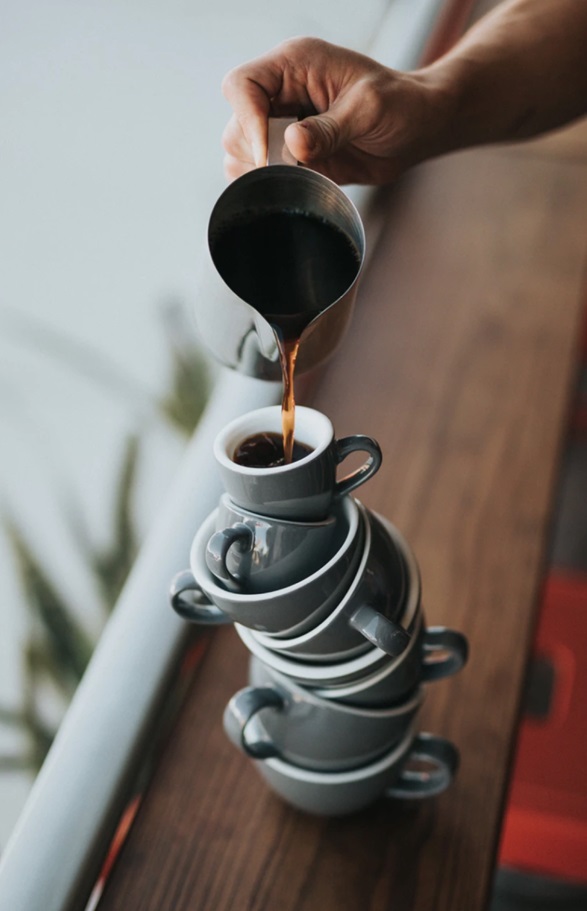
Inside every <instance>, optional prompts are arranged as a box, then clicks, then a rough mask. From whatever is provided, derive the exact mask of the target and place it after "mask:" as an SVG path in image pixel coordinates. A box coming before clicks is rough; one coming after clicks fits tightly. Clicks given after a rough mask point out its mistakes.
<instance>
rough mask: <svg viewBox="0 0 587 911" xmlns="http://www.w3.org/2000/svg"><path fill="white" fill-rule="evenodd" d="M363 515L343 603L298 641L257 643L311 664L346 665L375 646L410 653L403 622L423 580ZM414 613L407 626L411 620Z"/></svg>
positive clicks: (380, 527) (376, 523) (379, 526)
mask: <svg viewBox="0 0 587 911" xmlns="http://www.w3.org/2000/svg"><path fill="white" fill-rule="evenodd" d="M361 508H362V509H363V510H364V514H365V543H364V547H363V555H362V557H361V562H360V563H359V566H358V569H357V572H356V574H355V577H354V579H353V581H352V583H351V585H350V587H349V588H348V589H347V591H346V593H345V595H344V597H343V598H342V599H341V600H340V601H339V602H338V604H337V605H336V607H335V608H334V609H333V610H332V611H331V612H330V613H329V614H328V615H327V616H326V617H324V619H323V620H322V621H321V622H320V623H319V624H318V625H316V626H314V627H312V629H310V630H308V631H307V632H305V633H302V634H301V635H298V636H295V637H293V638H292V637H287V638H283V637H281V638H280V639H278V640H276V639H275V637H273V636H269V635H264V634H262V633H259V635H258V636H257V641H258V642H260V643H261V645H264V646H265V647H266V648H268V649H272V650H274V651H275V652H277V653H278V654H280V655H284V656H286V657H292V658H298V659H300V660H302V659H303V660H304V661H310V662H317V661H318V662H326V661H341V660H346V659H348V658H350V657H352V656H353V655H359V654H361V653H362V652H365V651H366V650H367V649H368V648H369V644H370V643H371V644H372V645H376V646H377V647H378V648H380V649H381V650H382V651H384V652H385V653H386V654H388V655H392V656H394V657H395V656H397V655H400V654H401V653H402V652H403V651H404V649H406V648H407V647H408V644H409V642H410V636H411V631H410V629H406V628H405V626H404V625H403V624H402V622H400V619H401V618H402V616H403V615H404V614H405V613H406V608H407V606H408V604H407V602H408V582H410V583H411V585H412V592H411V596H412V600H413V598H414V596H415V597H417V598H418V600H419V589H420V583H419V576H418V574H417V573H413V574H412V575H411V576H410V575H409V570H408V566H407V564H406V561H405V560H404V558H403V556H402V554H401V552H400V549H399V547H398V546H397V544H396V542H395V541H394V540H393V539H392V537H391V535H390V534H389V532H388V531H387V529H386V528H385V527H384V525H383V524H382V523H381V522H380V521H379V520H378V519H377V518H376V517H375V516H374V515H373V514H372V513H370V512H369V510H367V509H365V508H364V507H361ZM413 616H414V613H413V610H412V609H411V608H410V613H409V615H407V616H406V620H408V624H409V623H411V621H412V620H413Z"/></svg>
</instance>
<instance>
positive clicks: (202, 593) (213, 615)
mask: <svg viewBox="0 0 587 911" xmlns="http://www.w3.org/2000/svg"><path fill="white" fill-rule="evenodd" d="M215 523H216V510H214V511H213V512H212V513H211V514H210V515H209V516H208V518H207V519H206V520H205V521H204V522H203V523H202V525H201V526H200V528H199V530H198V532H197V534H196V536H195V538H194V540H193V543H192V547H191V551H190V570H189V571H184V572H182V573H180V574H178V576H176V577H175V579H174V581H173V582H172V586H171V592H170V601H171V606H172V607H173V609H174V610H175V611H176V613H178V614H179V615H180V616H181V617H183V618H184V619H186V620H190V621H191V622H192V623H203V624H220V623H232V622H238V623H240V624H242V625H243V626H244V627H247V628H248V627H250V628H251V629H256V630H259V631H262V632H273V633H284V634H286V635H287V633H288V631H291V630H296V632H297V631H301V630H303V629H310V628H311V627H312V626H313V625H314V624H315V623H316V622H319V620H320V619H321V618H322V617H323V616H325V615H326V614H327V613H328V612H329V611H330V610H332V608H333V607H334V605H335V604H336V603H337V601H338V600H339V599H340V598H341V597H342V596H343V593H344V591H345V590H346V587H348V585H350V582H351V580H352V578H353V576H354V574H355V571H356V567H357V565H358V562H359V560H360V557H361V553H362V544H363V540H364V534H365V529H364V520H363V516H362V513H361V511H360V509H359V506H358V504H357V503H356V501H355V500H353V499H352V498H351V497H345V498H344V499H343V500H342V502H341V503H340V504H338V506H337V514H336V533H335V540H334V542H333V556H332V557H331V558H330V560H328V561H327V562H326V563H324V565H322V566H320V567H319V569H318V570H316V571H315V572H313V573H311V574H310V575H308V576H306V577H304V578H303V579H301V580H300V581H299V582H295V583H293V584H292V585H288V586H286V587H284V588H280V589H275V590H273V591H270V592H259V593H256V594H246V593H243V592H233V591H229V590H228V589H226V588H225V587H224V586H223V585H221V583H220V582H219V581H218V580H217V579H216V578H215V577H214V576H213V575H212V573H211V572H210V570H209V569H208V566H207V564H206V544H207V542H208V540H209V539H210V537H211V536H212V534H213V533H214V529H215ZM204 599H206V600H204Z"/></svg>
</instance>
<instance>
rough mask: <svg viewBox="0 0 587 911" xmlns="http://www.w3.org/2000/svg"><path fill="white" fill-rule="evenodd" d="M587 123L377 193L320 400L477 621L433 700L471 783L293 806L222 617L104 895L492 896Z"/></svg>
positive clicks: (554, 431)
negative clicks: (226, 711) (239, 702)
mask: <svg viewBox="0 0 587 911" xmlns="http://www.w3.org/2000/svg"><path fill="white" fill-rule="evenodd" d="M585 135H586V134H585V130H584V129H582V128H579V129H576V130H574V131H571V133H567V134H563V135H562V136H560V137H557V138H556V139H554V140H549V141H546V142H542V143H533V144H530V145H526V146H520V147H516V148H498V149H492V150H476V151H473V152H469V153H466V154H461V155H455V156H451V157H449V158H447V159H445V160H440V161H437V162H433V163H430V164H427V165H425V166H422V167H420V168H419V169H417V170H416V171H414V172H413V174H411V175H410V176H409V178H408V179H406V180H405V181H404V182H403V183H402V184H401V186H400V187H399V188H397V189H395V190H394V191H393V192H389V193H387V194H383V196H382V197H381V198H380V200H379V205H380V206H381V207H383V208H382V211H384V212H385V227H384V230H383V233H382V234H381V236H380V239H379V242H378V246H377V249H376V251H375V255H374V257H373V260H372V262H371V265H370V267H369V270H368V272H367V274H366V275H365V278H364V281H363V285H362V289H361V292H360V295H359V300H358V303H357V309H356V314H355V318H354V322H353V326H352V329H351V331H350V333H349V335H348V337H347V339H346V341H345V344H344V347H343V348H342V349H341V350H340V351H339V352H338V354H337V356H336V358H335V360H334V361H333V362H332V363H331V364H330V366H329V368H328V370H327V371H326V372H325V373H324V375H323V377H322V378H321V380H320V383H319V385H318V387H317V390H318V391H317V392H316V393H315V394H314V395H313V397H312V400H311V403H312V404H314V405H315V406H316V407H318V408H320V409H321V410H322V411H324V412H326V413H327V414H328V415H329V416H330V417H331V418H332V419H333V422H334V424H335V427H336V431H337V435H339V436H340V435H344V434H347V433H352V432H363V433H368V434H372V435H373V436H375V437H376V438H377V439H378V440H379V441H380V443H381V446H382V449H383V453H384V464H383V467H382V469H381V471H380V472H379V474H378V475H377V476H376V477H375V478H374V479H372V480H371V481H370V482H369V483H368V484H367V485H365V487H364V489H363V490H362V491H361V499H362V500H363V501H364V502H365V503H366V504H367V505H368V506H370V507H372V508H374V509H376V510H377V511H378V512H380V513H382V514H383V515H385V516H387V517H388V518H389V519H391V520H392V521H393V522H394V523H395V524H396V525H397V526H398V527H399V528H400V529H401V530H402V531H403V532H404V534H405V535H406V537H407V538H408V540H409V541H410V542H411V544H412V545H413V547H414V549H415V552H416V555H417V557H418V560H419V563H420V567H421V570H422V577H423V588H424V607H425V611H426V615H427V620H428V622H429V623H432V624H446V625H450V626H453V627H455V628H456V629H459V630H462V631H463V632H464V633H465V634H466V635H467V636H468V638H469V641H470V646H471V654H470V662H469V665H468V667H467V668H466V669H465V670H464V671H463V672H462V673H461V674H460V675H458V676H456V677H455V678H453V679H451V680H447V681H441V682H439V683H436V684H433V685H431V686H429V688H428V691H427V698H426V704H425V706H424V712H423V718H422V728H423V729H425V730H429V731H432V732H435V733H438V734H441V735H443V736H446V737H449V738H451V739H452V740H454V742H455V743H456V744H457V745H458V747H459V749H460V751H461V758H462V763H461V768H460V771H459V774H458V777H457V779H456V781H455V782H454V784H453V786H452V787H451V788H450V790H449V791H447V792H446V793H445V794H444V795H442V796H441V797H439V798H437V799H435V800H433V801H429V802H422V803H421V804H414V805H409V804H402V803H397V802H396V803H391V802H388V803H385V802H380V803H379V804H378V805H376V806H374V807H372V808H371V809H369V810H367V811H365V812H362V813H360V814H358V815H356V816H353V817H350V818H347V819H342V820H324V819H319V818H313V817H311V816H307V815H304V814H302V813H299V812H296V811H294V810H292V809H290V808H289V807H287V806H286V805H284V804H283V803H282V802H281V801H280V800H279V799H278V798H277V797H275V796H274V795H273V794H272V793H270V792H269V791H268V790H267V788H266V786H265V785H264V783H263V782H262V781H261V779H260V778H259V777H258V775H257V773H256V770H255V769H254V767H253V766H252V764H251V763H250V762H249V761H248V760H247V759H245V757H244V756H243V755H241V754H239V752H238V751H237V750H235V748H234V747H233V746H231V744H229V742H228V740H227V739H226V738H225V736H224V733H223V731H222V727H221V723H222V721H221V720H222V711H223V708H224V705H225V703H226V701H227V700H228V698H229V697H230V696H231V695H232V693H233V692H235V691H236V690H237V689H239V688H240V687H241V686H243V685H244V684H245V683H246V664H247V655H246V652H245V649H244V647H243V646H242V644H241V642H240V640H238V639H237V637H236V634H235V633H234V632H233V630H232V629H223V630H220V631H218V632H217V633H214V634H213V635H212V637H211V641H210V645H209V648H208V650H207V653H206V656H205V658H204V660H203V662H202V663H201V665H200V667H199V670H198V672H197V674H196V676H195V678H194V681H193V684H192V687H191V691H190V693H189V696H188V699H187V701H186V703H185V705H184V708H183V710H182V712H181V714H180V716H179V719H178V722H177V724H176V726H175V729H174V731H173V734H172V736H171V737H170V738H169V741H168V744H167V746H166V749H165V750H164V752H163V755H162V757H161V760H160V762H159V766H158V768H157V771H156V775H155V777H154V780H153V781H152V783H151V786H150V788H149V790H148V792H147V794H146V797H145V799H144V801H143V803H142V806H141V808H140V810H139V812H138V814H137V818H136V821H135V824H134V826H133V828H132V831H131V833H130V835H129V837H128V840H127V842H126V844H125V846H124V848H123V850H122V853H121V856H120V858H119V861H118V864H117V865H116V867H115V869H114V872H113V874H112V876H111V878H110V880H109V883H108V886H107V888H106V892H105V894H104V897H103V899H102V902H101V904H100V911H115V909H116V911H128V909H141V911H203V909H206V911H229V909H230V911H241V909H251V911H261V909H266V911H317V909H320V911H367V909H369V911H384V909H393V911H478V909H482V908H485V907H486V903H487V898H488V893H489V888H490V884H491V878H492V874H493V870H494V864H495V855H496V849H497V844H498V838H499V832H500V823H501V817H502V812H503V806H504V800H505V796H506V793H507V784H508V772H509V769H510V763H511V757H512V751H513V749H514V746H515V734H516V727H517V722H518V715H519V708H520V700H521V693H522V688H523V682H524V674H525V670H526V666H527V659H528V654H529V649H530V645H531V641H532V633H533V628H534V623H535V612H536V606H537V600H538V596H539V592H540V587H541V583H542V580H543V576H544V568H545V567H544V563H545V554H546V548H547V544H548V539H549V531H550V520H551V514H552V509H553V499H554V493H555V490H556V481H557V472H558V466H559V457H560V453H561V447H562V443H563V441H564V437H565V430H566V425H567V418H568V412H569V405H570V399H571V396H572V391H573V384H574V379H575V370H576V360H577V349H578V340H579V327H580V322H581V320H582V318H583V311H584V309H585V301H586V294H585V290H586V286H585V265H586V254H587V152H586V149H587V143H585V141H584V140H585ZM566 136H568V137H570V139H569V140H568V141H567V140H566V139H565V137H566ZM577 136H579V137H580V141H579V140H578V139H577Z"/></svg>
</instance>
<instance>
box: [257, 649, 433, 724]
mask: <svg viewBox="0 0 587 911" xmlns="http://www.w3.org/2000/svg"><path fill="white" fill-rule="evenodd" d="M255 660H256V661H259V663H261V661H260V659H259V658H256V659H255ZM268 670H269V675H270V677H271V684H269V685H270V686H271V685H273V684H275V685H276V686H280V687H282V688H283V689H284V690H285V691H286V692H287V693H290V692H291V693H293V694H294V695H295V696H296V697H299V701H300V702H309V703H312V704H313V703H316V704H317V705H318V706H319V707H320V708H321V709H323V710H324V711H333V712H341V713H342V714H344V715H354V716H358V717H360V718H372V719H373V720H381V719H384V718H386V719H387V718H395V717H396V716H397V717H400V718H401V717H402V715H406V714H408V712H411V711H412V710H413V709H417V708H418V707H419V706H420V705H421V704H422V702H423V701H424V695H425V693H424V687H423V686H422V684H419V685H418V687H417V688H416V689H415V690H414V692H411V693H410V694H409V696H408V698H407V699H406V700H405V701H404V702H398V703H396V704H394V705H392V706H362V705H348V704H347V703H344V702H339V701H337V700H336V699H328V698H326V696H324V695H322V694H318V693H317V692H315V691H314V690H312V689H308V688H307V687H306V688H304V687H303V686H301V684H299V683H297V682H296V681H295V680H292V679H291V677H286V676H285V675H284V674H280V673H279V671H275V670H273V668H271V667H270V668H268ZM259 685H260V684H256V683H252V684H250V686H253V687H257V686H259ZM296 701H297V700H296Z"/></svg>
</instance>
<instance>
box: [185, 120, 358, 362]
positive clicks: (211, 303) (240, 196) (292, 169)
mask: <svg viewBox="0 0 587 911" xmlns="http://www.w3.org/2000/svg"><path fill="white" fill-rule="evenodd" d="M291 122H293V121H292V120H291V119H285V118H275V119H271V120H270V121H269V125H270V129H269V155H268V165H267V166H266V167H261V168H256V169H255V170H253V171H250V172H249V173H247V174H245V175H243V176H242V177H239V178H237V179H236V180H235V181H233V183H231V184H230V185H229V186H228V187H227V189H226V190H225V191H224V192H223V193H222V195H221V196H220V198H219V199H218V201H217V203H216V205H215V206H214V208H213V210H212V214H211V216H210V220H209V224H208V243H207V248H206V251H205V258H204V263H203V269H202V274H201V281H200V284H199V287H198V299H197V307H196V321H197V325H198V330H199V333H200V336H201V338H202V341H203V342H204V344H205V345H206V346H207V348H208V349H209V350H210V351H211V352H212V353H213V354H214V355H215V357H216V358H217V359H218V360H219V361H221V362H222V363H223V364H226V365H228V366H229V367H232V368H234V369H235V370H238V371H240V372H241V373H246V374H248V375H249V376H254V377H257V378H261V379H270V380H279V379H281V376H282V373H281V365H280V360H279V351H278V346H277V337H276V334H275V332H274V329H273V328H272V325H271V324H270V323H269V322H268V320H267V319H266V318H265V316H264V315H263V314H262V313H261V312H260V310H259V309H257V308H256V306H255V303H256V301H255V294H254V293H252V294H251V295H249V296H248V299H247V300H244V299H243V298H242V297H241V296H239V295H238V294H236V293H235V292H234V291H233V290H231V288H230V287H229V284H228V283H227V281H226V275H225V274H221V271H219V268H218V266H217V264H216V263H215V260H214V238H215V237H217V235H218V232H219V231H222V230H223V229H225V228H226V226H230V225H233V224H235V223H239V222H240V223H242V221H243V218H245V219H246V218H248V217H251V218H254V217H256V216H258V215H259V214H263V213H275V212H296V213H301V214H303V215H308V216H310V217H311V218H314V219H318V220H319V221H321V222H323V223H326V224H327V225H330V226H331V227H332V228H334V229H336V230H337V231H338V232H342V234H343V235H345V237H346V239H347V240H348V242H349V243H350V244H351V246H352V247H353V248H354V252H355V253H356V260H357V268H356V273H355V274H354V277H353V279H352V281H351V282H350V283H349V284H348V286H345V288H344V291H343V293H339V294H338V295H337V296H336V298H335V299H334V300H333V299H328V294H327V292H326V293H325V294H322V293H321V290H322V289H321V288H320V280H319V278H320V271H319V268H318V269H317V270H316V271H315V272H314V273H313V274H314V277H315V278H314V280H313V285H314V286H315V287H314V297H316V300H315V301H314V304H313V306H314V308H315V310H316V312H317V315H316V316H315V317H314V318H313V319H312V321H311V322H310V323H309V324H308V325H307V326H306V328H305V329H304V330H303V332H302V334H301V336H300V347H299V355H298V359H297V364H296V374H300V373H303V372H304V371H306V370H309V369H311V368H313V367H315V366H317V365H318V364H320V363H321V362H322V361H324V360H325V359H326V358H327V357H328V356H329V355H330V354H332V352H333V351H334V350H335V348H336V347H337V345H338V344H339V342H340V340H341V338H342V336H343V334H344V332H345V330H346V328H347V326H348V323H349V321H350V318H351V314H352V309H353V305H354V301H355V297H356V292H357V284H358V280H359V275H360V273H361V270H362V266H363V262H364V258H365V232H364V229H363V224H362V222H361V218H360V215H359V213H358V212H357V209H356V208H355V206H354V205H353V203H352V202H351V200H350V199H349V198H348V197H347V195H346V194H345V193H344V192H343V191H342V190H341V189H340V187H339V186H337V184H335V183H334V182H333V181H331V180H329V179H328V178H327V177H324V176H323V175H321V174H318V173H317V172H315V171H312V170H310V169H309V168H305V167H302V166H296V165H295V163H293V164H284V163H280V164H277V163H274V162H276V161H280V162H283V161H284V160H285V159H284V154H283V153H284V150H285V152H287V149H286V147H285V145H284V138H283V133H284V131H285V128H286V126H287V125H288V124H289V123H291ZM290 160H291V159H290ZM292 161H293V160H292ZM304 268H305V267H304V264H303V263H300V269H304ZM330 268H331V269H332V268H334V264H333V263H330ZM310 280H311V279H310Z"/></svg>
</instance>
